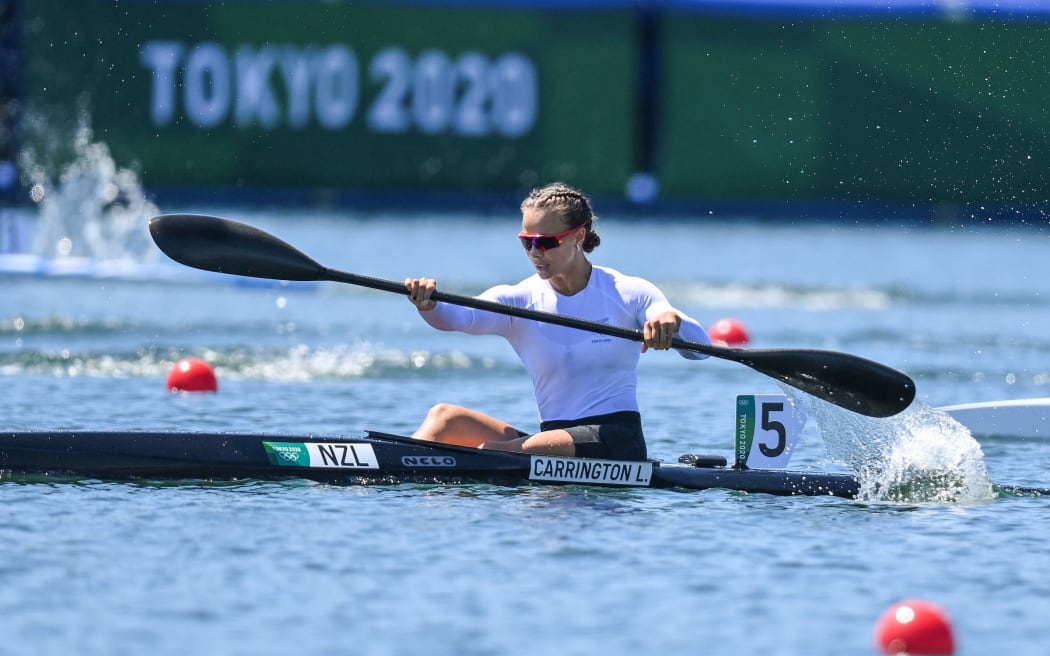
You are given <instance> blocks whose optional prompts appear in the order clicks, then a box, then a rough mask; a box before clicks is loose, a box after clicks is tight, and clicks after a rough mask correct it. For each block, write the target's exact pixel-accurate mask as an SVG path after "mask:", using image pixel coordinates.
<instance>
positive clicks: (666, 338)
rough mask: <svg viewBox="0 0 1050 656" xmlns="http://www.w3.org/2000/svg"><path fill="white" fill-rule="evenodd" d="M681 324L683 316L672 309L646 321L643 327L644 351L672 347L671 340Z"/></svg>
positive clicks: (663, 349) (662, 349) (664, 349)
mask: <svg viewBox="0 0 1050 656" xmlns="http://www.w3.org/2000/svg"><path fill="white" fill-rule="evenodd" d="M681 325H682V318H681V317H680V316H678V313H677V312H674V311H672V310H668V311H667V312H664V313H663V314H660V315H657V316H655V317H653V318H652V319H650V320H648V321H646V322H645V326H644V327H643V328H642V338H643V341H642V353H645V352H646V351H648V350H649V349H656V350H658V351H666V350H667V349H669V348H671V340H672V339H674V337H675V335H677V334H678V328H679V327H681Z"/></svg>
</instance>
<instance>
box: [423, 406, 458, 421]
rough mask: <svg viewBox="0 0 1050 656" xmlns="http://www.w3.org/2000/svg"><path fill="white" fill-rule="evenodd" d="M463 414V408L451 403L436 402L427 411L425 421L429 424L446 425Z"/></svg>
mask: <svg viewBox="0 0 1050 656" xmlns="http://www.w3.org/2000/svg"><path fill="white" fill-rule="evenodd" d="M462 414H463V408H462V407H460V406H458V405H453V404H451V403H438V404H437V405H435V406H432V407H431V408H430V410H428V411H427V416H426V420H425V421H426V422H427V423H428V424H430V425H431V426H447V425H449V424H450V423H452V422H453V421H454V420H455V419H456V417H459V416H461V415H462Z"/></svg>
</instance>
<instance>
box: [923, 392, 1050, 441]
mask: <svg viewBox="0 0 1050 656" xmlns="http://www.w3.org/2000/svg"><path fill="white" fill-rule="evenodd" d="M938 409H939V410H943V411H944V412H947V413H948V414H949V415H951V417H952V418H953V419H955V420H956V421H958V422H959V423H960V424H962V425H963V426H966V427H967V428H968V429H970V433H972V434H973V435H974V436H975V437H981V436H988V435H1009V436H1011V437H1026V438H1037V437H1050V398H1043V399H1015V400H1012V401H986V402H982V403H962V404H959V405H949V406H943V407H941V408H938Z"/></svg>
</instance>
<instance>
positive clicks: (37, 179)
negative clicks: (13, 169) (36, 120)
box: [21, 111, 159, 262]
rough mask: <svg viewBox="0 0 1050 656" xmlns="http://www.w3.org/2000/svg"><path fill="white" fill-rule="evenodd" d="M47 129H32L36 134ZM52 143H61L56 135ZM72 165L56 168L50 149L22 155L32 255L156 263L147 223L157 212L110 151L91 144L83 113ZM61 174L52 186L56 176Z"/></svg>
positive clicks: (133, 175)
mask: <svg viewBox="0 0 1050 656" xmlns="http://www.w3.org/2000/svg"><path fill="white" fill-rule="evenodd" d="M42 131H43V132H47V131H48V126H37V128H36V132H42ZM55 132H56V135H55V136H53V137H52V140H60V139H61V138H62V137H61V135H60V134H58V133H60V132H61V131H60V130H56V131H55ZM71 145H72V152H71V153H70V156H71V157H72V161H71V162H67V163H65V164H57V163H56V157H55V156H54V155H53V154H52V153H50V151H52V150H56V147H55V146H54V145H51V146H46V145H45V146H44V147H43V148H41V149H38V150H34V149H32V148H30V149H27V150H26V151H25V152H23V153H22V154H21V165H22V170H23V171H24V174H23V175H24V176H25V181H26V183H27V185H28V187H29V190H30V191H29V195H30V198H31V199H32V200H33V201H34V202H35V203H36V204H37V209H38V218H37V222H36V223H37V225H36V230H35V237H34V240H33V253H34V254H36V255H39V256H41V257H46V258H69V257H82V258H90V259H96V260H133V261H136V262H148V261H152V260H154V259H156V258H157V249H156V248H153V247H152V243H151V241H150V239H149V230H148V224H149V219H150V218H151V217H153V216H155V215H157V214H159V211H158V209H157V206H156V205H154V204H153V203H152V202H151V201H150V200H149V199H148V198H147V197H146V194H145V192H144V191H143V188H142V184H141V182H140V180H139V177H138V175H137V174H136V173H135V172H134V171H132V170H131V169H128V168H124V167H121V166H118V165H117V163H116V161H114V159H113V157H112V156H111V154H110V151H109V146H108V145H106V144H105V143H102V142H97V141H95V140H94V135H93V133H92V130H91V127H90V120H89V118H88V114H87V112H86V111H81V112H80V115H79V119H78V121H77V125H76V128H75V130H74V134H73V138H72V143H71ZM58 169H61V173H60V174H59V175H58V178H57V180H55V179H54V174H55V171H56V170H58Z"/></svg>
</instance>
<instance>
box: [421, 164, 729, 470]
mask: <svg viewBox="0 0 1050 656" xmlns="http://www.w3.org/2000/svg"><path fill="white" fill-rule="evenodd" d="M597 219H598V217H597V216H595V215H594V213H593V211H592V210H591V204H590V201H589V200H588V199H587V197H586V196H584V195H583V194H582V193H580V192H579V191H577V190H575V189H573V188H572V187H569V186H568V185H565V184H561V183H555V184H551V185H547V186H545V187H542V188H539V189H535V190H533V191H532V192H531V193H530V194H529V196H528V197H527V198H526V199H525V201H524V202H522V204H521V233H520V234H519V235H518V237H519V239H520V240H521V243H522V245H523V246H524V247H525V252H526V254H527V255H528V258H529V261H530V262H531V263H532V266H533V267H534V268H535V269H536V274H535V275H533V276H531V277H529V278H526V279H525V280H523V281H521V282H519V283H518V284H516V285H499V286H496V287H493V288H492V289H489V290H487V291H486V292H484V293H483V294H481V298H484V299H487V300H491V301H496V302H499V303H503V304H506V305H513V306H516V307H523V308H531V309H534V310H542V311H545V312H553V313H556V314H562V315H568V316H572V317H577V318H580V319H587V320H590V321H597V322H600V323H608V324H613V325H618V326H623V327H627V328H636V329H641V330H642V332H643V336H644V342H643V344H642V346H641V349H640V351H639V348H638V346H637V344H635V343H634V342H631V341H628V340H625V339H620V338H613V337H608V336H605V335H601V334H597V333H590V332H586V331H582V330H578V329H575V328H567V327H563V326H556V325H552V324H548V323H542V322H537V321H532V320H528V319H521V318H517V317H510V316H506V315H502V314H496V313H493V312H485V311H482V310H474V309H470V308H464V307H460V306H457V305H450V304H448V303H436V302H435V301H433V300H431V298H430V296H431V294H433V292H434V289H435V287H436V283H435V281H434V280H433V279H431V278H410V279H408V280H406V281H405V286H406V287H407V288H408V291H409V300H410V301H411V302H412V303H413V304H414V305H415V306H416V308H418V310H419V312H420V314H421V315H422V317H423V319H424V320H426V322H427V323H429V324H430V325H431V326H433V327H435V328H437V329H439V330H456V331H461V332H465V333H470V334H473V335H502V336H503V337H505V338H506V339H507V340H508V341H509V342H510V344H511V346H513V347H514V350H515V351H516V352H517V354H518V357H520V358H521V360H522V363H523V364H524V365H525V369H526V370H527V371H528V372H529V375H530V376H531V377H532V383H533V386H534V388H535V391H536V401H537V404H538V405H539V411H540V420H541V423H540V432H539V433H534V434H528V433H525V432H522V431H519V430H518V429H516V428H514V427H513V426H511V425H510V424H508V423H507V422H505V421H502V420H500V419H496V418H495V417H491V416H489V415H487V414H484V413H482V412H479V411H477V410H471V409H469V408H464V407H461V406H457V405H451V404H447V403H442V404H438V405H436V406H434V407H433V408H431V409H430V412H428V413H427V416H426V418H425V419H424V420H423V423H422V424H421V425H420V427H419V429H418V430H417V431H416V432H415V434H414V435H413V437H415V438H417V439H421V440H433V441H437V442H445V443H450V444H459V445H462V446H470V447H480V448H486V449H499V450H503V451H525V452H528V453H543V454H548V455H557V456H578V457H583V458H606V459H612V460H645V459H646V457H647V454H646V447H645V437H644V436H643V434H642V424H641V416H640V415H639V413H638V399H637V395H636V386H637V378H638V377H637V367H638V358H639V355H640V353H645V352H646V351H647V350H648V349H657V350H666V349H669V348H670V347H671V340H672V338H674V337H677V336H681V337H683V338H684V339H687V340H690V341H694V342H701V343H704V344H708V343H710V339H709V338H708V336H707V333H706V332H705V331H704V329H703V328H702V327H701V326H700V324H699V323H697V322H696V321H695V320H693V319H690V318H689V317H687V316H686V315H684V314H683V313H681V312H679V311H678V310H676V309H674V308H673V307H672V306H671V304H670V303H668V301H667V299H666V297H664V295H663V293H661V292H660V290H659V289H657V288H656V286H655V285H653V284H652V283H650V282H648V281H646V280H643V279H641V278H635V277H630V276H625V275H623V274H622V273H620V272H618V271H615V270H613V269H610V268H607V267H601V266H595V265H593V264H591V262H590V261H589V260H588V259H587V255H586V254H587V253H590V252H591V251H593V250H594V249H595V247H597V246H598V244H599V243H600V241H601V240H600V239H599V237H598V233H597V232H595V230H594V222H595V221H597ZM680 353H681V355H682V356H684V357H686V358H689V359H693V360H698V359H702V358H704V357H706V356H703V355H700V354H698V353H693V352H691V351H689V352H687V351H680Z"/></svg>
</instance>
